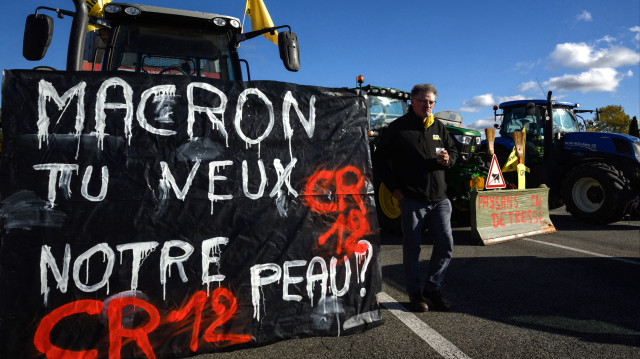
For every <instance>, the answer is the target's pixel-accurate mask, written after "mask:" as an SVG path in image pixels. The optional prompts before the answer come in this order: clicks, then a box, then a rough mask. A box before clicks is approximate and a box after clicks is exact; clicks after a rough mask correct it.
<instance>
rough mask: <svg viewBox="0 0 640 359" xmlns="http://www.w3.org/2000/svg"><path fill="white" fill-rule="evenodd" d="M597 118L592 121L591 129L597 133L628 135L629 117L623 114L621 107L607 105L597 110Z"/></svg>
mask: <svg viewBox="0 0 640 359" xmlns="http://www.w3.org/2000/svg"><path fill="white" fill-rule="evenodd" d="M598 112H599V113H600V116H599V117H600V118H599V119H598V116H597V115H596V117H595V118H594V119H593V127H594V129H595V130H596V131H598V132H613V133H629V124H630V123H631V117H629V115H627V114H626V113H625V112H624V109H623V108H622V106H619V105H609V106H605V107H603V108H600V109H598Z"/></svg>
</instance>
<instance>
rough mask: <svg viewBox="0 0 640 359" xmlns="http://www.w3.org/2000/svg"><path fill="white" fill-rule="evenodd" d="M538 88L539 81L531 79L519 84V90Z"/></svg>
mask: <svg viewBox="0 0 640 359" xmlns="http://www.w3.org/2000/svg"><path fill="white" fill-rule="evenodd" d="M536 88H538V83H537V82H536V81H529V82H524V83H522V84H520V86H518V91H522V92H526V91H531V90H534V89H536Z"/></svg>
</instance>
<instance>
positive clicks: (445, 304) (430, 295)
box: [423, 290, 451, 312]
mask: <svg viewBox="0 0 640 359" xmlns="http://www.w3.org/2000/svg"><path fill="white" fill-rule="evenodd" d="M423 295H424V297H425V298H427V299H428V300H430V301H431V306H432V307H433V309H436V310H441V311H444V312H448V311H450V310H451V303H449V301H447V300H446V299H445V298H444V297H443V296H442V292H441V291H440V290H436V291H434V292H429V291H427V290H425V291H424V293H423Z"/></svg>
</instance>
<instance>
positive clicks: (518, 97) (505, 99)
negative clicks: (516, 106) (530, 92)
mask: <svg viewBox="0 0 640 359" xmlns="http://www.w3.org/2000/svg"><path fill="white" fill-rule="evenodd" d="M526 99H527V98H526V97H524V96H522V95H515V96H505V97H498V103H503V102H508V101H518V100H526Z"/></svg>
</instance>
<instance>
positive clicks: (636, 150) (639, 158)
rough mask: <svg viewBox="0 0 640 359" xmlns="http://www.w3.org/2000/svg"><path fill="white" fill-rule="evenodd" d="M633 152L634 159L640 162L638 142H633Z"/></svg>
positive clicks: (639, 145)
mask: <svg viewBox="0 0 640 359" xmlns="http://www.w3.org/2000/svg"><path fill="white" fill-rule="evenodd" d="M633 152H634V153H635V154H636V160H637V161H638V162H640V144H639V143H637V142H634V143H633Z"/></svg>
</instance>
